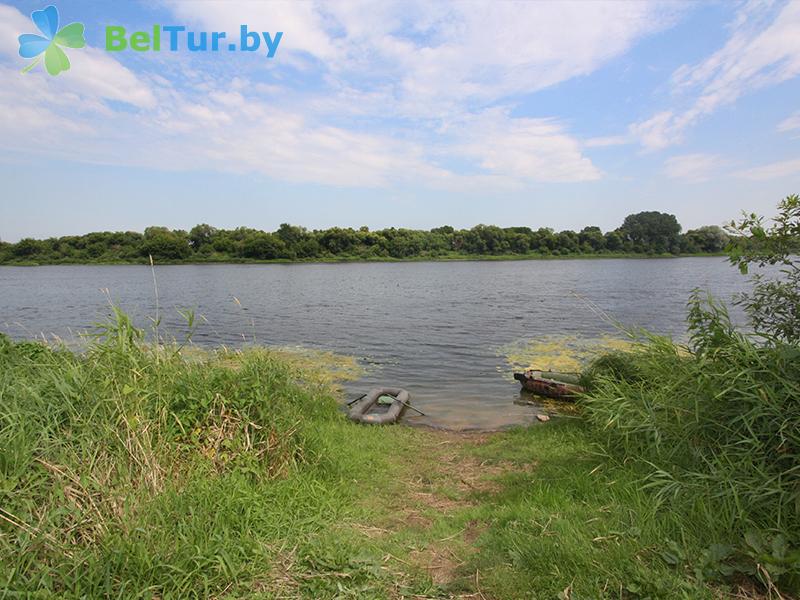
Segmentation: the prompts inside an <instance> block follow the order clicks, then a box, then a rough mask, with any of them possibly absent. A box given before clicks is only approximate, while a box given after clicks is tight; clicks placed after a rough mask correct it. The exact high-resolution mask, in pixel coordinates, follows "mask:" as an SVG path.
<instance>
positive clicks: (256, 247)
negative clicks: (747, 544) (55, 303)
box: [0, 211, 729, 264]
mask: <svg viewBox="0 0 800 600" xmlns="http://www.w3.org/2000/svg"><path fill="white" fill-rule="evenodd" d="M681 230H682V228H681V225H680V223H678V220H677V219H676V218H675V216H674V215H671V214H667V213H661V212H656V211H649V212H640V213H637V214H632V215H628V216H627V217H626V218H625V220H624V222H623V223H622V225H621V226H620V227H618V228H617V229H614V230H613V231H608V232H605V233H604V232H602V231H601V229H600V228H599V227H596V226H588V227H584V228H583V229H582V230H581V231H579V232H575V231H570V230H564V231H558V232H556V231H554V230H553V229H551V228H549V227H540V228H538V229H533V228H532V227H524V226H521V227H497V226H495V225H476V226H475V227H472V228H471V229H455V228H453V227H450V226H447V225H446V226H443V227H436V228H434V229H431V230H428V231H425V230H416V229H402V228H394V227H392V228H388V229H381V230H377V231H370V230H369V228H367V227H361V228H359V229H352V228H341V227H331V228H329V229H321V230H313V231H309V230H308V229H306V228H304V227H299V226H296V225H289V224H287V223H284V224H282V225H281V226H280V227H279V228H278V229H277V231H274V232H266V231H261V230H258V229H251V228H247V227H239V228H236V229H217V228H215V227H212V226H210V225H207V224H200V225H196V226H195V227H193V228H192V229H191V230H190V231H184V230H180V229H178V230H173V229H168V228H166V227H148V228H147V229H145V231H144V233H138V232H132V231H127V232H95V233H88V234H85V235H80V236H63V237H58V238H48V239H44V240H37V239H32V238H24V239H22V240H20V241H19V242H17V243H7V242H2V241H0V264H3V263H5V264H9V263H11V264H14V263H92V262H131V263H141V262H146V261H147V260H148V257H150V256H152V257H153V259H154V260H156V261H166V262H182V261H186V262H192V261H197V262H224V261H250V260H316V259H319V260H325V259H363V260H369V259H376V260H380V259H413V258H446V257H449V256H527V255H530V256H536V255H538V256H569V255H595V254H596V255H603V254H609V255H613V254H645V255H661V254H673V255H679V254H699V253H700V254H702V253H708V254H712V253H718V252H721V251H722V250H723V249H724V248H725V247H726V246H727V244H728V241H729V238H728V235H727V234H726V233H725V231H724V230H723V229H722V228H721V227H718V226H716V225H710V226H705V227H700V228H698V229H693V230H690V231H687V232H686V233H681Z"/></svg>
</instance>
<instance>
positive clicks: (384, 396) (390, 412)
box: [349, 388, 411, 425]
mask: <svg viewBox="0 0 800 600" xmlns="http://www.w3.org/2000/svg"><path fill="white" fill-rule="evenodd" d="M410 399H411V396H410V395H409V393H408V392H407V391H405V390H401V389H400V388H375V389H373V390H370V392H369V393H368V394H367V395H366V396H364V398H362V399H361V400H359V401H358V402H356V403H355V404H354V405H353V407H352V408H351V409H350V414H349V417H350V419H351V420H353V421H356V422H357V423H366V424H370V425H388V424H390V423H396V422H397V421H398V419H400V415H401V413H402V412H403V409H404V408H405V407H406V406H407V405H408V401H409V400H410Z"/></svg>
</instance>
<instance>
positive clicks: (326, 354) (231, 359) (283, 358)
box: [181, 346, 365, 389]
mask: <svg viewBox="0 0 800 600" xmlns="http://www.w3.org/2000/svg"><path fill="white" fill-rule="evenodd" d="M256 355H261V356H265V357H270V358H273V359H276V360H279V361H280V362H281V363H282V364H283V365H286V366H287V367H289V368H290V369H292V370H293V371H295V374H296V377H297V378H298V379H300V380H302V381H305V382H308V383H313V384H317V385H323V386H331V387H332V388H334V389H337V388H338V387H339V385H341V384H342V383H344V382H346V381H355V380H357V379H359V378H361V377H363V375H364V373H365V369H364V367H363V366H362V365H361V363H359V361H358V359H357V358H355V357H353V356H348V355H345V354H338V353H336V352H331V351H330V350H319V349H316V348H307V347H304V346H245V347H244V348H236V349H233V348H228V347H226V346H222V347H220V348H215V349H208V348H200V347H198V346H187V347H185V348H183V349H181V356H182V357H183V358H184V359H185V360H187V361H208V362H211V363H213V364H215V365H219V366H223V367H228V368H230V369H238V368H239V367H240V366H241V364H242V361H243V359H244V358H245V357H250V356H256Z"/></svg>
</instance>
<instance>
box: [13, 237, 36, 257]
mask: <svg viewBox="0 0 800 600" xmlns="http://www.w3.org/2000/svg"><path fill="white" fill-rule="evenodd" d="M42 249H43V246H42V242H40V241H39V240H34V239H33V238H23V239H21V240H20V241H18V242H17V243H16V244H14V247H13V249H12V252H13V254H14V256H19V257H27V256H33V255H34V254H38V253H39V252H41V251H42Z"/></svg>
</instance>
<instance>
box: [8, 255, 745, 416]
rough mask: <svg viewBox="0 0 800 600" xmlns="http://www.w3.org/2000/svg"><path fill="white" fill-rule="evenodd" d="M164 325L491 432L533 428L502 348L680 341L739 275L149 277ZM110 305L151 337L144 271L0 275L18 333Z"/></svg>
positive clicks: (420, 268)
mask: <svg viewBox="0 0 800 600" xmlns="http://www.w3.org/2000/svg"><path fill="white" fill-rule="evenodd" d="M156 276H157V280H158V292H159V304H160V310H161V315H162V326H163V328H166V329H167V330H168V331H170V332H171V333H172V334H174V335H175V336H178V337H180V335H181V333H182V331H183V330H184V328H183V326H182V321H181V318H180V316H179V315H178V314H177V312H176V309H177V308H194V309H195V310H196V311H197V313H198V314H202V315H203V317H204V318H205V320H207V322H205V321H203V322H202V323H201V325H200V327H199V328H198V330H197V332H196V333H195V335H194V342H195V343H197V344H201V345H209V346H216V345H219V344H227V345H231V346H237V345H240V344H242V343H253V342H254V341H255V342H256V343H259V344H271V345H281V346H284V345H300V346H308V347H312V348H320V349H326V350H334V351H336V352H340V353H344V354H349V355H353V356H357V357H359V358H360V359H361V360H362V361H363V362H364V363H365V364H367V365H369V366H370V368H369V370H368V373H367V375H366V376H365V377H364V378H363V379H362V380H360V381H358V382H354V383H350V384H348V386H347V392H348V394H349V395H350V396H351V397H355V396H357V395H359V394H360V393H362V392H364V391H366V390H367V389H368V388H369V387H371V386H372V385H375V384H381V385H387V386H398V387H405V388H407V389H408V390H409V392H410V393H411V395H412V402H413V403H414V404H415V405H416V406H418V407H419V408H421V409H422V410H423V411H424V412H426V413H427V414H428V417H427V418H422V417H410V418H409V420H410V421H418V422H419V421H422V422H426V423H428V424H433V425H437V426H444V427H450V428H459V429H460V428H495V427H502V426H505V425H509V424H514V423H524V422H528V421H530V420H531V419H532V418H533V416H534V415H535V413H536V408H535V407H528V406H519V405H516V404H514V400H518V399H519V386H518V384H516V383H515V382H514V381H513V380H512V379H511V377H510V371H511V367H510V365H509V363H508V362H507V360H506V358H505V356H504V353H505V352H506V349H507V348H508V347H509V345H513V344H515V343H517V344H518V343H522V342H525V341H528V340H536V339H542V338H543V337H545V336H550V337H552V336H570V337H573V338H574V337H577V338H597V337H601V336H603V335H607V334H614V333H615V328H614V326H613V325H612V324H611V323H610V322H608V321H607V320H605V319H604V318H602V317H601V313H603V312H604V313H607V314H608V315H610V316H611V317H612V318H613V319H616V320H618V321H620V322H622V323H624V324H626V325H629V326H643V327H646V328H649V329H651V330H653V331H656V332H658V333H663V334H669V335H673V336H677V337H681V336H683V335H684V334H685V329H686V327H685V305H686V300H687V298H688V296H689V293H690V291H691V290H692V289H693V288H696V287H701V288H705V289H708V290H710V291H711V292H712V293H714V295H716V296H717V297H719V298H720V299H723V300H730V299H731V297H732V296H733V295H734V294H735V293H736V292H738V291H742V290H743V289H745V288H746V286H747V280H746V278H744V277H742V276H741V275H740V274H739V273H738V271H736V270H735V269H734V268H733V267H731V266H730V265H729V264H728V263H727V261H726V260H725V259H723V258H716V257H715V258H678V259H649V260H636V259H630V260H629V259H607V260H606V259H591V260H549V261H508V262H429V263H426V262H412V263H350V264H294V265H278V264H274V265H180V266H162V267H156ZM102 290H108V294H109V296H110V298H111V299H112V300H113V301H114V302H116V303H119V304H120V305H121V306H122V308H123V309H125V310H126V311H128V312H130V313H131V314H132V315H133V316H134V317H135V319H136V321H137V322H138V323H139V324H140V325H142V326H147V325H148V323H149V321H148V319H147V317H148V316H152V315H154V314H155V308H156V306H155V294H154V287H153V279H152V273H151V271H150V267H145V266H47V267H0V330H2V331H4V332H6V333H8V334H10V335H12V336H13V337H17V338H22V337H35V336H41V335H44V336H46V337H49V336H51V335H57V336H60V337H62V338H65V339H67V340H70V339H75V337H76V332H77V331H81V330H85V329H86V328H88V327H90V326H91V324H92V323H94V322H97V321H98V320H101V319H102V318H103V316H104V315H105V314H107V312H108V306H109V304H108V298H107V297H106V295H105V293H104V292H103V291H102Z"/></svg>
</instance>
